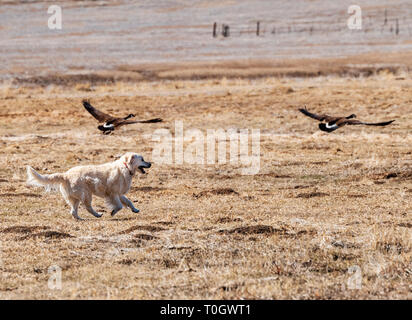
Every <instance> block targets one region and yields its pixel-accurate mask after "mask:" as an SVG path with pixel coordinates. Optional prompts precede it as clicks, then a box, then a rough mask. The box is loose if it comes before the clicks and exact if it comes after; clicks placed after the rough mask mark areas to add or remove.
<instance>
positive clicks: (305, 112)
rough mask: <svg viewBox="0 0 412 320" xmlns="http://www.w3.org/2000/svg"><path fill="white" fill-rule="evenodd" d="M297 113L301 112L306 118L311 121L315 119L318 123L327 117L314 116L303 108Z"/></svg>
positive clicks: (323, 115)
mask: <svg viewBox="0 0 412 320" xmlns="http://www.w3.org/2000/svg"><path fill="white" fill-rule="evenodd" d="M299 111H300V112H302V113H303V114H304V115H305V116H308V117H310V118H312V119H316V120H318V121H323V120H325V119H326V118H328V117H329V116H328V115H326V114H314V113H312V112H309V111H308V110H307V109H306V108H304V109H303V108H300V109H299Z"/></svg>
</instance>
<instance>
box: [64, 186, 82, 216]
mask: <svg viewBox="0 0 412 320" xmlns="http://www.w3.org/2000/svg"><path fill="white" fill-rule="evenodd" d="M60 192H61V194H62V195H63V198H64V200H66V202H67V204H68V205H69V206H70V213H71V214H72V216H73V218H75V219H76V220H83V219H82V218H80V217H79V215H78V213H77V210H78V209H79V204H80V200H79V199H76V198H74V197H72V196H70V192H69V190H68V189H67V186H65V185H63V184H62V185H60Z"/></svg>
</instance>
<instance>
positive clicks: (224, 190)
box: [193, 188, 239, 199]
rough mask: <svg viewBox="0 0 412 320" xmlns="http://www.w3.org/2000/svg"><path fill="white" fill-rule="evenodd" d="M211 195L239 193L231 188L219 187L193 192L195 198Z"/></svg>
mask: <svg viewBox="0 0 412 320" xmlns="http://www.w3.org/2000/svg"><path fill="white" fill-rule="evenodd" d="M211 195H218V196H225V195H239V193H238V192H237V191H235V190H234V189H232V188H219V189H212V190H205V191H201V192H200V193H198V194H193V196H194V197H195V198H196V199H198V198H201V197H205V196H211Z"/></svg>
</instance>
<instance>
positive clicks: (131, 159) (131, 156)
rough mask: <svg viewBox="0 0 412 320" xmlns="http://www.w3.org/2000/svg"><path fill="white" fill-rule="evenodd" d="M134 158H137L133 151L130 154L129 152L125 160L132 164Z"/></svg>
mask: <svg viewBox="0 0 412 320" xmlns="http://www.w3.org/2000/svg"><path fill="white" fill-rule="evenodd" d="M134 160H135V157H134V154H133V153H129V154H127V155H126V156H125V162H126V163H127V164H128V165H132V164H133V162H134Z"/></svg>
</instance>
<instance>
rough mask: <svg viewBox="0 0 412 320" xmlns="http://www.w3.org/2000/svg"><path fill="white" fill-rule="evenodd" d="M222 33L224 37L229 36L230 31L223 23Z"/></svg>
mask: <svg viewBox="0 0 412 320" xmlns="http://www.w3.org/2000/svg"><path fill="white" fill-rule="evenodd" d="M222 35H223V36H224V37H225V38H226V37H229V35H230V32H229V25H227V24H224V25H222Z"/></svg>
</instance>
